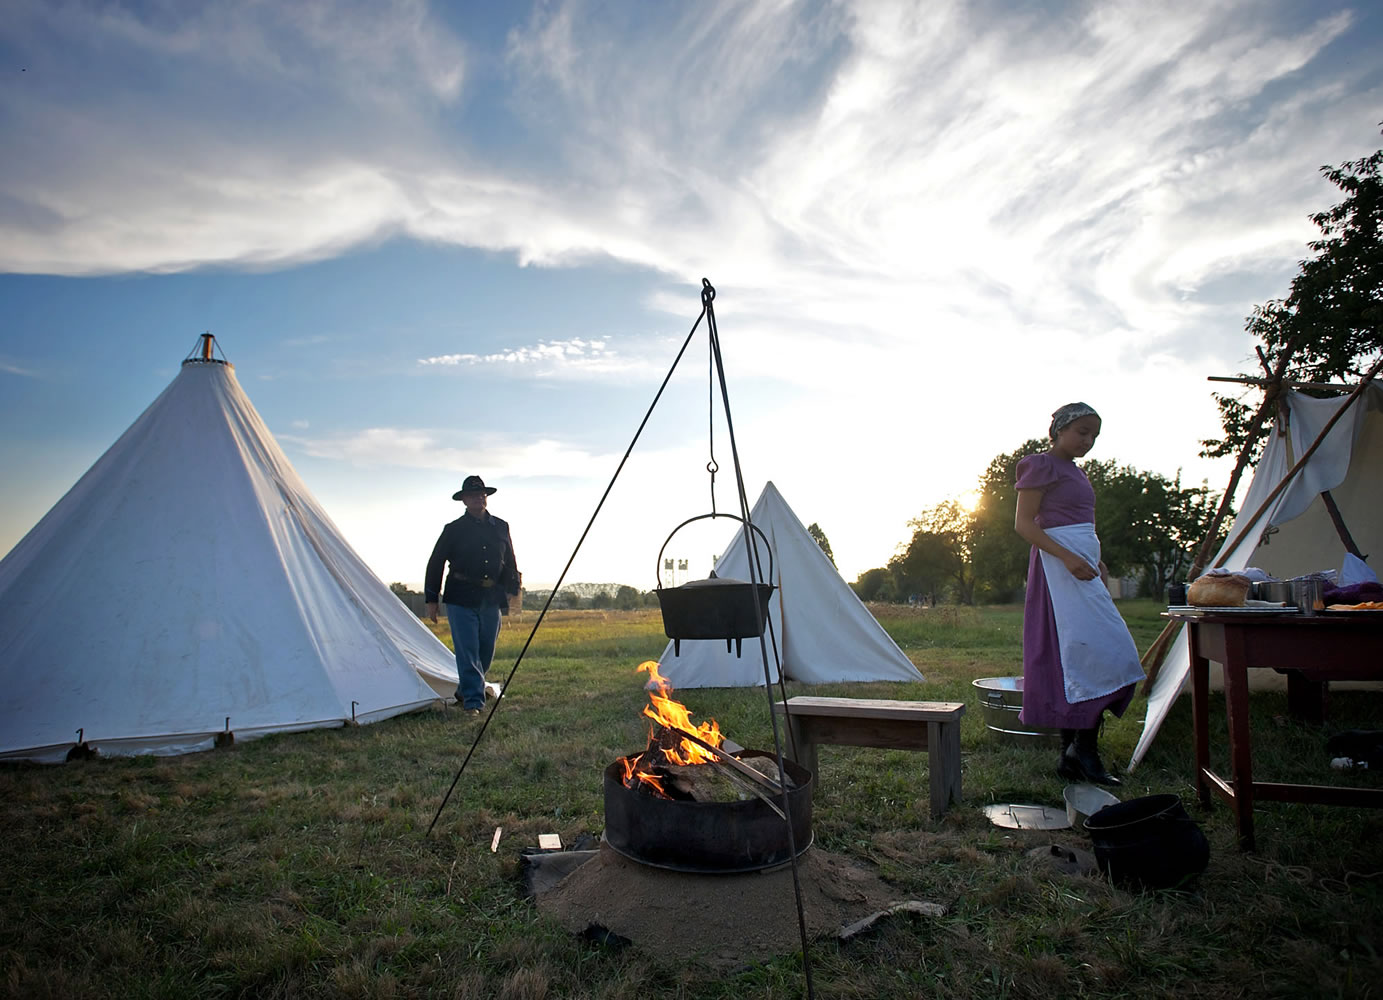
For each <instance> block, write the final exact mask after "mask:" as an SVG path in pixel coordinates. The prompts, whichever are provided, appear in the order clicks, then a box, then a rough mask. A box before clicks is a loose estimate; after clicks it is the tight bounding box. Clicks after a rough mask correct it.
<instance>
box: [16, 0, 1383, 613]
mask: <svg viewBox="0 0 1383 1000" xmlns="http://www.w3.org/2000/svg"><path fill="white" fill-rule="evenodd" d="M1380 51H1383V10H1380V8H1379V7H1378V5H1377V4H1366V3H1356V4H1353V5H1350V4H1336V3H1332V2H1329V0H1324V2H1313V3H1309V4H1307V3H1300V2H1275V0H1261V2H1250V0H1195V2H1179V0H1168V2H1165V3H1158V4H1146V3H1140V2H1117V0H1114V2H1103V0H1102V2H1089V3H1070V4H1061V3H1055V4H1045V3H1034V2H1024V0H1010V2H977V3H960V2H947V0H937V2H928V3H925V4H923V3H915V2H902V3H890V2H886V0H878V2H854V3H845V2H841V3H832V2H791V0H764V2H755V0H732V2H724V3H716V2H696V0H688V2H684V3H664V2H639V3H636V2H632V0H626V2H586V0H573V2H564V0H552V2H547V0H540V2H535V3H522V2H512V3H504V4H487V3H477V2H466V3H440V2H439V3H427V2H425V0H360V2H351V0H340V2H338V0H295V2H294V3H291V4H281V3H265V2H262V0H244V2H237V0H220V2H217V3H212V4H184V3H177V2H173V0H167V2H150V3H138V4H126V3H119V2H99V3H97V2H67V0H7V2H6V4H5V16H4V18H3V19H0V78H3V81H4V82H3V85H0V141H2V142H3V145H2V146H0V148H3V150H4V155H3V156H0V468H2V469H3V470H4V474H3V476H0V552H7V551H9V549H10V548H11V547H12V546H13V545H14V544H15V543H17V542H18V541H19V539H20V538H22V537H23V536H24V534H25V533H26V532H27V531H28V530H29V529H30V528H31V527H33V525H34V524H35V523H37V521H38V520H39V519H40V518H41V517H42V516H43V515H44V513H45V512H46V511H47V510H48V509H49V508H50V507H51V506H52V505H53V504H54V503H55V502H56V501H57V500H58V499H59V498H60V497H62V495H63V494H64V493H65V492H66V491H67V490H68V489H69V488H70V487H71V486H72V485H73V483H75V482H76V480H77V479H78V478H79V477H80V476H81V475H82V473H83V472H84V471H85V470H86V469H87V468H88V467H89V466H90V465H91V463H92V462H94V461H95V460H96V459H97V458H98V457H99V456H100V455H101V454H102V453H103V452H104V451H105V450H106V449H107V448H108V447H109V446H110V445H111V444H112V443H114V441H115V440H116V439H117V438H118V437H119V435H120V434H121V433H122V432H123V431H124V430H125V429H126V428H127V427H128V426H129V425H130V423H131V422H133V420H134V419H135V418H136V417H137V416H138V415H139V414H140V412H142V410H143V409H144V408H145V407H146V406H147V405H148V404H149V403H151V402H152V401H153V400H154V398H155V397H157V396H158V394H159V393H160V392H161V391H162V390H163V388H164V387H165V386H166V385H167V384H168V382H169V381H171V380H172V379H173V378H174V377H175V376H176V374H177V372H178V371H179V364H180V362H181V361H182V360H183V359H184V358H185V357H187V356H188V354H189V353H190V352H191V351H192V350H193V349H194V348H195V346H196V343H197V338H198V336H199V335H200V334H202V333H203V332H208V331H209V332H211V333H212V334H213V335H214V336H215V337H216V340H217V344H218V346H219V350H220V352H221V353H222V354H224V356H225V357H226V358H227V359H228V360H230V361H231V362H232V363H233V364H234V365H235V373H236V376H237V378H238V379H239V381H240V383H241V385H242V386H243V387H244V389H245V391H246V392H247V393H248V395H249V396H250V399H251V400H252V401H253V403H254V404H255V406H256V408H257V409H258V410H259V412H260V414H261V415H262V416H263V418H264V420H265V422H266V423H267V425H268V427H269V429H270V430H271V432H272V433H273V434H274V436H275V438H276V439H277V440H278V442H279V444H280V445H281V446H282V448H283V449H284V451H285V452H286V453H287V455H288V457H289V459H290V461H291V462H292V463H293V465H294V467H295V468H296V469H297V471H298V473H299V474H300V475H301V477H302V478H303V480H304V481H305V482H306V484H307V486H308V488H309V489H310V490H311V491H312V493H313V494H314V495H315V496H316V497H317V499H318V500H319V501H320V502H321V503H322V505H323V506H324V507H325V508H326V510H327V512H328V513H329V514H330V516H331V517H332V519H333V520H334V522H335V523H336V525H337V526H338V528H339V529H340V530H341V532H342V534H343V535H344V536H345V537H346V539H347V540H348V541H349V542H350V543H351V544H352V545H353V546H354V547H355V549H356V550H357V551H358V552H359V553H360V555H361V556H362V557H363V558H364V559H365V561H366V562H367V563H368V564H369V565H370V566H371V568H372V569H374V571H375V572H376V573H377V574H378V575H379V576H380V577H381V578H382V579H383V580H384V581H386V582H394V581H399V582H404V583H408V584H410V585H413V586H415V587H416V586H420V585H421V583H422V577H423V568H424V566H425V563H426V560H427V556H428V553H429V552H430V550H431V547H432V544H433V541H434V540H435V538H436V536H437V533H438V532H439V531H440V529H441V526H442V524H443V523H445V522H446V521H448V520H450V519H452V518H454V517H456V516H459V515H460V513H461V509H460V505H459V504H457V503H455V502H453V501H452V500H451V494H452V493H453V492H454V491H455V490H456V489H458V488H459V487H460V484H461V481H462V479H463V478H464V477H465V476H467V475H472V474H477V475H481V476H483V477H484V478H485V480H486V481H487V482H488V483H489V484H491V485H493V486H495V487H497V488H498V492H497V493H496V494H495V495H494V496H493V497H492V498H491V502H490V509H491V511H493V512H494V513H495V514H497V515H499V516H500V517H503V518H505V519H507V520H508V521H509V522H510V524H511V528H512V534H513V539H514V545H515V550H516V553H517V556H518V562H519V565H520V568H521V569H522V570H523V573H524V579H525V585H526V586H528V587H530V588H537V587H541V586H544V585H548V586H550V585H551V584H552V583H553V582H555V581H556V580H557V579H558V577H559V575H560V574H562V573H563V571H564V569H565V568H566V567H567V566H568V563H569V562H570V568H569V569H566V577H565V579H566V581H567V582H569V583H570V582H577V581H588V582H607V581H608V582H618V583H628V584H630V585H633V586H636V587H638V588H640V589H650V588H652V587H653V586H655V585H657V584H658V583H659V578H658V567H657V559H658V554H659V551H660V550H662V549H663V548H664V545H665V543H666V551H665V554H666V555H676V556H679V557H682V558H688V559H689V560H690V569H689V575H690V576H692V577H698V576H703V575H704V574H705V571H706V570H708V569H709V565H710V557H711V555H712V554H714V553H717V552H719V551H720V550H721V549H722V548H723V547H724V546H725V544H726V543H727V542H728V540H729V538H730V537H731V535H732V534H733V530H734V526H733V524H731V523H730V522H725V521H720V520H716V521H710V520H706V521H700V522H697V523H695V524H693V525H691V526H689V527H687V528H684V529H681V530H679V531H674V529H676V528H677V527H678V525H680V524H681V523H682V522H683V521H685V520H686V519H687V518H690V517H694V516H696V515H698V514H702V513H708V512H710V511H711V510H712V509H713V505H714V509H715V510H717V511H721V512H724V511H731V512H735V511H737V510H738V499H737V494H736V490H735V467H736V462H735V458H736V455H737V456H738V460H739V462H738V464H739V468H740V470H741V472H742V474H743V477H744V482H745V489H746V491H747V493H748V496H749V500H750V502H751V504H752V502H753V500H754V499H755V497H756V496H757V495H758V492H759V490H760V489H761V488H762V486H763V484H764V482H766V481H772V482H774V483H775V484H776V485H777V487H778V489H779V490H780V491H781V493H782V494H783V496H784V498H785V499H786V500H787V502H788V503H789V505H791V506H792V507H793V509H794V510H795V511H796V513H797V515H798V517H799V518H800V519H801V520H802V522H803V523H804V524H810V523H812V522H816V523H818V524H819V525H820V527H821V528H822V530H823V531H824V532H825V534H826V536H827V538H828V539H829V540H830V543H831V546H832V549H833V551H834V554H835V557H836V562H837V564H838V566H839V568H840V570H841V572H842V574H843V575H844V576H845V577H846V579H849V580H853V579H855V578H856V577H857V576H858V575H859V574H860V573H861V572H863V571H864V570H866V569H869V568H871V567H874V566H881V565H883V564H885V563H886V562H887V561H888V559H889V558H890V557H891V556H892V555H893V554H894V553H895V551H896V550H897V547H898V546H899V545H900V544H901V543H904V542H905V541H906V540H907V538H908V537H909V535H910V530H909V528H908V524H907V522H908V521H909V519H912V518H915V517H917V516H918V515H919V514H920V513H921V512H922V511H923V510H925V509H927V508H929V507H931V506H934V505H935V504H938V503H940V502H943V501H945V500H949V499H960V500H965V499H966V497H967V494H969V492H970V491H972V490H973V489H974V487H975V486H976V484H977V482H978V480H979V477H980V476H981V474H982V473H983V472H984V470H985V468H986V466H987V465H988V464H989V462H990V460H991V459H993V458H994V457H995V456H997V455H999V454H1001V453H1004V452H1009V451H1012V450H1014V449H1015V448H1017V447H1018V446H1020V445H1021V444H1022V443H1023V442H1024V441H1026V440H1028V439H1030V438H1034V437H1042V436H1044V435H1045V432H1046V427H1047V423H1048V420H1049V415H1050V413H1051V412H1052V410H1054V409H1056V407H1058V406H1060V405H1061V404H1063V403H1067V402H1070V401H1073V400H1083V401H1085V402H1088V403H1090V404H1091V405H1093V406H1094V407H1095V408H1096V409H1097V410H1099V411H1100V413H1101V414H1102V416H1103V418H1104V427H1103V434H1102V436H1101V437H1100V440H1099V443H1098V444H1097V445H1096V449H1095V451H1094V452H1093V453H1092V457H1098V458H1104V459H1114V460H1116V461H1118V462H1120V463H1121V464H1128V465H1133V466H1135V467H1137V468H1139V469H1142V470H1145V471H1150V472H1156V473H1159V474H1162V475H1165V476H1168V477H1171V476H1174V475H1176V474H1178V472H1180V474H1181V475H1182V477H1183V482H1184V483H1186V484H1188V485H1193V484H1199V483H1200V482H1201V481H1202V480H1205V481H1207V482H1208V483H1209V484H1210V485H1211V486H1212V487H1213V488H1215V489H1219V488H1221V487H1222V485H1223V484H1224V482H1225V481H1226V479H1227V477H1228V471H1229V470H1228V466H1227V464H1226V463H1225V462H1224V461H1223V460H1221V461H1219V462H1212V461H1209V460H1205V459H1200V458H1198V457H1197V452H1198V451H1199V450H1200V444H1199V442H1200V441H1201V440H1202V439H1203V438H1208V437H1214V436H1216V435H1217V433H1218V431H1219V423H1218V420H1217V417H1216V409H1215V405H1214V401H1213V398H1212V392H1213V391H1215V390H1216V389H1219V390H1221V391H1225V390H1228V391H1237V390H1236V389H1234V387H1227V386H1225V385H1222V384H1221V385H1216V384H1213V383H1210V382H1207V380H1206V379H1207V376H1211V375H1231V374H1234V373H1235V372H1241V371H1251V370H1253V369H1254V368H1255V367H1256V362H1254V360H1253V346H1254V341H1253V340H1252V338H1251V337H1250V336H1249V335H1248V334H1247V333H1246V332H1245V331H1244V320H1245V318H1246V317H1247V316H1248V315H1249V313H1250V312H1251V310H1252V309H1253V307H1254V305H1256V304H1259V303H1263V302H1266V301H1268V300H1270V299H1273V298H1280V297H1282V296H1284V295H1285V294H1286V293H1287V291H1288V286H1289V282H1290V280H1291V278H1292V276H1293V275H1294V274H1295V273H1296V271H1297V269H1298V265H1299V261H1300V260H1301V259H1302V258H1303V257H1305V256H1307V255H1308V254H1309V250H1308V248H1307V242H1308V241H1309V240H1311V239H1312V238H1313V236H1314V235H1315V234H1316V230H1315V228H1314V226H1313V225H1312V223H1311V222H1310V215H1311V214H1312V213H1313V212H1317V211H1321V210H1323V209H1325V208H1327V207H1329V206H1331V205H1333V204H1335V203H1337V202H1338V201H1340V200H1341V195H1340V192H1339V191H1338V190H1337V189H1336V188H1334V187H1332V186H1331V185H1330V184H1329V183H1328V182H1327V181H1326V180H1324V178H1322V176H1321V174H1320V167H1321V166H1322V165H1326V164H1339V163H1342V162H1345V161H1347V160H1356V159H1359V158H1361V157H1364V156H1367V155H1369V154H1370V153H1372V152H1373V151H1374V150H1376V149H1377V148H1379V144H1380V136H1379V123H1380V120H1383V60H1380V59H1379V58H1378V53H1379V52H1380ZM703 278H707V279H709V280H710V281H711V282H712V284H713V285H714V287H715V289H716V293H717V294H716V299H715V303H714V307H715V315H716V320H717V327H718V330H719V336H720V342H721V348H722V354H723V360H724V374H725V379H726V388H727V392H728V395H729V399H730V417H731V420H732V421H733V428H734V445H735V447H734V452H733V453H732V450H731V447H730V436H729V434H728V429H727V424H726V420H725V414H724V412H723V410H717V411H715V412H714V413H713V411H712V408H711V406H710V402H711V398H712V397H711V392H710V390H711V383H710V381H709V375H710V359H709V350H708V342H707V338H706V334H705V324H704V323H702V324H701V326H700V327H698V328H697V331H696V334H695V336H694V337H693V338H692V340H691V343H690V346H689V347H688V349H687V352H686V354H685V355H684V356H683V358H682V360H681V362H680V363H678V364H677V365H676V367H675V368H674V367H673V363H674V359H675V358H676V357H677V353H678V350H679V349H680V348H681V346H682V344H683V342H684V340H685V339H686V337H687V335H688V333H689V332H690V331H691V330H692V329H693V325H694V324H696V322H697V319H698V316H699V314H700V311H701V281H702V279H703ZM669 371H671V373H672V377H671V380H670V382H669V383H668V387H667V390H666V391H665V392H664V393H663V395H662V396H661V397H660V398H659V400H658V402H657V405H656V406H654V407H653V409H652V412H651V415H649V419H648V421H647V423H646V424H645V425H643V429H642V431H641V433H639V436H638V439H637V441H636V442H635V434H636V432H638V431H639V429H640V426H641V421H643V420H644V417H645V414H646V413H648V411H649V408H650V405H651V404H652V403H653V401H654V397H655V393H657V391H658V389H659V386H660V384H661V383H662V381H663V379H664V378H665V377H667V376H668V373H669ZM631 442H635V443H634V447H633V450H632V452H631V453H630V457H629V460H628V461H627V463H625V465H624V466H623V468H622V470H621V471H620V472H619V474H618V476H616V471H617V468H619V463H620V460H621V458H622V457H623V456H624V454H625V452H626V450H627V449H628V448H629V447H630V444H631ZM712 457H713V458H714V459H715V461H716V462H717V463H718V465H719V469H720V471H719V473H718V475H717V476H716V477H715V489H714V495H713V492H712V489H711V477H710V475H709V474H708V473H707V464H708V462H709V461H710V460H711V459H712ZM612 483H613V485H611V484H612ZM607 487H608V488H609V493H608V497H607V498H606V499H605V501H604V504H603V506H600V507H599V510H598V513H597V507H598V505H599V504H601V501H602V496H605V495H606V490H607ZM593 517H594V520H592V518H593ZM588 524H589V525H590V530H589V532H587V533H586V534H585V537H584V541H581V539H582V537H583V532H586V528H587V525H588ZM669 536H672V537H671V538H670V537H669ZM578 543H580V544H579V547H578ZM685 576H686V575H683V577H682V578H677V579H663V580H662V581H661V582H662V583H663V584H664V585H667V584H669V583H681V582H684V579H685ZM74 597H76V598H80V597H81V595H74Z"/></svg>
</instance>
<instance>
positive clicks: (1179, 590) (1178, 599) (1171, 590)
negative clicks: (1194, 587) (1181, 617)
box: [1167, 583, 1186, 608]
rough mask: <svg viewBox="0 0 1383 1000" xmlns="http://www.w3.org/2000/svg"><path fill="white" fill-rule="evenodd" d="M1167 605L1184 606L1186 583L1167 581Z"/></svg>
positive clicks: (1173, 606)
mask: <svg viewBox="0 0 1383 1000" xmlns="http://www.w3.org/2000/svg"><path fill="white" fill-rule="evenodd" d="M1167 607H1169V608H1184V607H1186V584H1184V583H1169V584H1167Z"/></svg>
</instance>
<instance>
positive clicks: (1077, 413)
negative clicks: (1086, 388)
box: [1047, 403, 1099, 441]
mask: <svg viewBox="0 0 1383 1000" xmlns="http://www.w3.org/2000/svg"><path fill="white" fill-rule="evenodd" d="M1098 416H1099V414H1098V413H1096V412H1095V408H1094V407H1093V406H1091V405H1090V404H1089V403H1067V404H1066V405H1065V406H1063V407H1061V409H1059V410H1057V411H1056V412H1055V413H1053V414H1052V426H1051V427H1050V428H1049V429H1048V431H1047V436H1048V437H1050V438H1051V439H1052V440H1053V441H1055V440H1056V436H1057V435H1058V434H1060V433H1061V429H1062V428H1063V427H1065V426H1067V425H1068V424H1073V423H1075V422H1076V421H1077V420H1079V419H1080V418H1081V417H1098Z"/></svg>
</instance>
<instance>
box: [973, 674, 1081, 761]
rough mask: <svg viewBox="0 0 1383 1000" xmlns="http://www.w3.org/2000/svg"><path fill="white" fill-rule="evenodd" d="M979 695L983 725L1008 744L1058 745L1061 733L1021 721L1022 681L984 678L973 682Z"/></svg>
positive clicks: (1014, 678)
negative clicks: (1019, 718)
mask: <svg viewBox="0 0 1383 1000" xmlns="http://www.w3.org/2000/svg"><path fill="white" fill-rule="evenodd" d="M970 683H971V684H973V685H974V687H975V689H976V691H978V692H979V696H980V715H981V716H982V717H983V718H984V726H985V728H986V729H988V730H989V731H990V732H992V733H993V734H994V735H995V736H997V737H998V738H999V739H1000V740H1002V741H1003V742H1005V743H1014V744H1020V745H1042V744H1046V743H1052V744H1056V743H1059V742H1060V741H1061V732H1060V730H1057V729H1048V728H1046V727H1045V726H1028V725H1024V724H1023V723H1021V722H1019V721H1018V713H1019V712H1021V711H1022V710H1023V678H1021V677H981V678H979V679H978V680H973V681H971V682H970Z"/></svg>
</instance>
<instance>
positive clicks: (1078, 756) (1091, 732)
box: [1062, 728, 1123, 785]
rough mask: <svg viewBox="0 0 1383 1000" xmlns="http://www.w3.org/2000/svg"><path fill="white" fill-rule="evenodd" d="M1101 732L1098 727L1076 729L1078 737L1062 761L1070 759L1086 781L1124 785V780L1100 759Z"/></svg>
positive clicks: (1098, 783) (1067, 749)
mask: <svg viewBox="0 0 1383 1000" xmlns="http://www.w3.org/2000/svg"><path fill="white" fill-rule="evenodd" d="M1099 732H1100V731H1099V729H1098V728H1095V729H1078V730H1076V738H1075V740H1074V741H1073V742H1072V743H1071V745H1070V746H1069V747H1067V748H1066V753H1065V754H1063V755H1062V762H1063V763H1065V762H1066V761H1067V760H1070V761H1071V762H1072V764H1074V765H1075V767H1076V768H1077V769H1079V770H1080V772H1081V775H1082V776H1083V778H1084V780H1086V781H1093V782H1094V783H1095V784H1097V785H1122V784H1123V782H1122V781H1120V780H1119V779H1118V778H1116V777H1115V776H1114V775H1112V774H1110V773H1109V772H1108V771H1106V770H1105V766H1104V761H1102V760H1100V751H1099V747H1098V740H1099Z"/></svg>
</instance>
